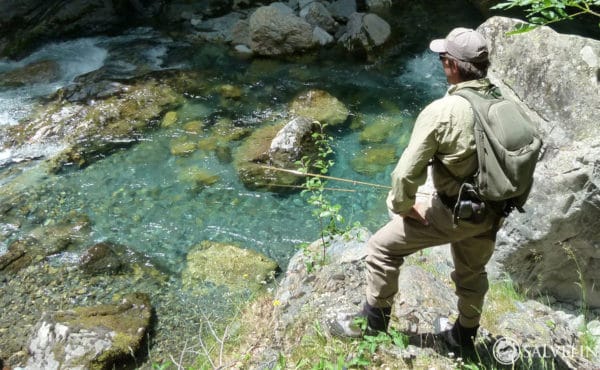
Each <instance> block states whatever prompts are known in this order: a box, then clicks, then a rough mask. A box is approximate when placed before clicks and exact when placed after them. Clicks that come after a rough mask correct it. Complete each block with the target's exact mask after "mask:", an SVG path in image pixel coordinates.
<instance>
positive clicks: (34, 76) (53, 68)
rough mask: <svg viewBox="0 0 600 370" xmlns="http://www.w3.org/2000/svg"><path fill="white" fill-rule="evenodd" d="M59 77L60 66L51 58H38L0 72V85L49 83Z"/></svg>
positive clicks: (13, 85)
mask: <svg viewBox="0 0 600 370" xmlns="http://www.w3.org/2000/svg"><path fill="white" fill-rule="evenodd" d="M59 77H60V66H59V65H58V63H57V62H56V61H53V60H40V61H38V62H32V63H30V64H27V65H26V66H24V67H21V68H17V69H14V70H12V71H9V72H4V73H0V86H6V87H19V86H25V85H33V84H38V83H50V82H54V81H56V80H57V79H58V78H59Z"/></svg>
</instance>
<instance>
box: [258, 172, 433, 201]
mask: <svg viewBox="0 0 600 370" xmlns="http://www.w3.org/2000/svg"><path fill="white" fill-rule="evenodd" d="M260 167H262V168H265V169H269V170H274V171H280V172H287V173H291V174H292V175H296V176H312V177H320V178H322V179H327V180H335V181H343V182H349V183H351V184H353V185H366V186H372V187H375V188H382V189H388V190H389V189H391V188H392V187H391V186H386V185H381V184H375V183H372V182H366V181H358V180H350V179H344V178H342V177H334V176H327V175H321V174H318V173H310V172H301V171H298V170H290V169H287V168H279V167H273V166H260ZM332 190H333V189H332ZM335 190H338V189H335ZM417 194H421V195H431V194H430V193H426V192H423V191H417Z"/></svg>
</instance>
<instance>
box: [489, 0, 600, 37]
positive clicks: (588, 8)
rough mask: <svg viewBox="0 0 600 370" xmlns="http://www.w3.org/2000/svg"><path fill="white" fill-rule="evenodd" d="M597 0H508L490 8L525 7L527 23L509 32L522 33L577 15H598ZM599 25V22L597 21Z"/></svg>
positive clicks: (599, 14)
mask: <svg viewBox="0 0 600 370" xmlns="http://www.w3.org/2000/svg"><path fill="white" fill-rule="evenodd" d="M598 6H600V1H598V0H510V1H505V2H502V3H499V4H497V5H495V6H493V7H492V8H491V9H510V8H514V7H521V8H525V13H526V16H527V20H528V21H529V23H521V24H519V25H518V26H517V28H516V29H515V30H514V31H512V32H510V33H511V34H514V33H523V32H527V31H530V30H532V29H534V28H536V27H539V26H545V25H548V24H551V23H556V22H560V21H564V20H567V19H573V18H574V17H577V16H579V15H583V14H590V15H593V16H596V17H600V9H598V8H597V7H598ZM598 26H599V27H600V23H598Z"/></svg>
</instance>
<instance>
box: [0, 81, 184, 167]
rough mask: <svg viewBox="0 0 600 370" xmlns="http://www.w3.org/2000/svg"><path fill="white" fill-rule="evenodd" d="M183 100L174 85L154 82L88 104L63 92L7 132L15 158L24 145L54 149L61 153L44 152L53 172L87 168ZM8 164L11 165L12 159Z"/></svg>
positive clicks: (131, 140)
mask: <svg viewBox="0 0 600 370" xmlns="http://www.w3.org/2000/svg"><path fill="white" fill-rule="evenodd" d="M180 101H181V96H180V95H179V94H177V93H176V92H175V91H174V90H173V89H172V88H171V87H170V86H168V85H166V84H164V83H162V82H159V81H156V80H154V79H147V80H144V81H139V82H131V84H130V85H127V86H125V85H121V86H120V87H119V89H118V90H117V91H113V92H112V93H111V94H110V95H109V96H105V97H104V99H98V100H91V101H85V102H69V101H66V100H64V99H63V98H62V97H61V96H60V93H59V95H58V97H57V98H56V99H55V100H54V101H53V102H52V103H51V104H49V105H47V106H45V107H43V109H42V110H41V111H40V112H39V113H37V114H34V115H33V116H32V117H31V118H29V119H28V120H27V121H25V122H22V123H20V124H19V125H15V126H12V127H10V128H9V130H10V131H11V133H10V136H11V137H12V140H13V143H12V144H13V146H12V149H13V153H15V154H16V153H19V147H20V146H34V147H35V146H45V147H56V148H57V149H58V150H59V152H58V153H44V154H45V155H46V156H48V157H49V158H48V159H49V160H50V163H51V167H52V170H54V171H60V170H61V169H63V167H65V166H73V165H74V166H76V167H83V166H87V165H89V164H90V163H91V162H93V161H95V160H96V159H97V158H99V156H102V155H104V154H108V153H111V152H112V151H113V150H115V149H116V148H119V147H123V146H126V145H130V144H131V143H134V142H136V141H137V140H138V139H139V137H140V135H141V134H142V133H143V132H145V131H147V130H149V129H151V128H152V127H154V126H155V124H154V121H153V120H156V119H158V118H159V117H160V116H161V114H162V113H163V112H165V111H167V110H169V109H171V108H174V107H176V106H177V105H178V104H180ZM139 107H143V108H142V109H140V108H139ZM4 160H5V161H9V162H10V158H8V159H7V158H5V159H4ZM16 160H18V158H15V161H16Z"/></svg>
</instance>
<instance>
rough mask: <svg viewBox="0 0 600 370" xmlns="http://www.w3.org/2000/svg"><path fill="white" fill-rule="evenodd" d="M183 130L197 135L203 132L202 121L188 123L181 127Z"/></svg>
mask: <svg viewBox="0 0 600 370" xmlns="http://www.w3.org/2000/svg"><path fill="white" fill-rule="evenodd" d="M183 130H184V131H185V132H187V133H190V134H199V133H201V132H202V131H203V130H204V123H203V122H202V121H189V122H186V123H185V124H184V125H183Z"/></svg>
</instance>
